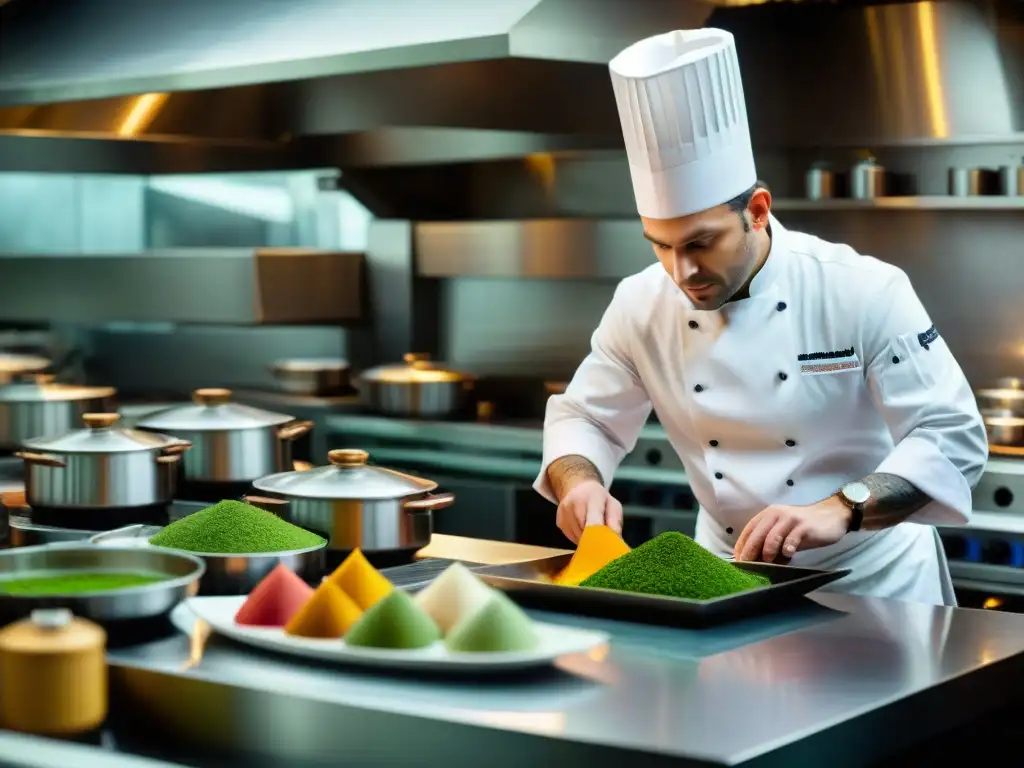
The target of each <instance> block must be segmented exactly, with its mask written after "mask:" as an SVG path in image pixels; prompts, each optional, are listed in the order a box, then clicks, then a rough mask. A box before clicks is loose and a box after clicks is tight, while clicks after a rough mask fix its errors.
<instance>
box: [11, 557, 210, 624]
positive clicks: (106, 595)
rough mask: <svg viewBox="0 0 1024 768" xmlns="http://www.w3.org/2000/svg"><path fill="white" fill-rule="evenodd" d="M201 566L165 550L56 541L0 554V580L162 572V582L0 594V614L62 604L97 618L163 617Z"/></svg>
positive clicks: (192, 586) (192, 585) (191, 587)
mask: <svg viewBox="0 0 1024 768" xmlns="http://www.w3.org/2000/svg"><path fill="white" fill-rule="evenodd" d="M205 570H206V568H205V566H204V565H203V561H202V560H200V559H199V558H198V557H194V556H193V555H189V554H187V553H181V552H174V551H171V550H158V549H156V548H153V549H150V550H144V549H138V548H127V547H116V548H115V547H107V548H101V547H93V546H88V545H85V544H82V545H79V544H75V543H71V544H57V545H50V546H43V547H20V548H18V549H9V550H6V551H4V552H0V579H3V578H4V577H9V578H10V577H22V578H23V577H27V576H31V575H43V574H47V575H53V574H57V573H72V572H81V573H86V572H90V571H92V572H96V571H114V572H116V571H131V572H136V573H153V574H164V575H166V576H167V580H166V581H159V582H156V583H154V584H145V585H142V586H138V587H125V588H124V589H111V590H104V591H102V592H83V593H75V594H70V595H47V596H46V597H35V596H33V597H28V596H22V595H6V594H0V615H2V616H3V617H4V619H5V620H14V619H17V618H21V617H23V616H27V615H29V614H30V613H31V612H32V611H34V610H36V609H37V608H68V609H70V610H71V612H72V613H74V614H75V615H76V616H82V617H84V618H87V619H92V620H94V621H99V622H112V621H124V620H128V619H147V618H154V617H157V616H163V615H165V614H167V613H169V612H170V611H171V609H172V608H174V606H176V605H177V604H178V603H180V602H181V601H182V600H184V599H185V598H186V597H191V596H193V595H195V594H196V593H197V590H198V587H199V579H200V577H201V576H202V575H203V571H205Z"/></svg>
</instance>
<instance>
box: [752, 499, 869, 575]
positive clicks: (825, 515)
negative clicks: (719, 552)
mask: <svg viewBox="0 0 1024 768" xmlns="http://www.w3.org/2000/svg"><path fill="white" fill-rule="evenodd" d="M850 514H851V512H850V508H849V507H847V506H846V505H845V504H844V503H843V502H842V501H840V500H839V499H838V498H836V497H835V496H832V497H831V498H828V499H825V500H824V501H819V502H818V503H817V504H812V505H811V506H809V507H787V506H785V505H783V504H773V505H772V506H770V507H767V508H765V509H763V510H761V511H760V512H758V513H757V515H755V516H754V518H753V519H752V520H751V521H750V522H749V523H747V526H746V527H745V528H744V529H743V532H742V533H741V534H740V537H739V539H737V540H736V547H735V548H734V549H733V555H734V556H735V558H736V559H737V560H761V561H763V562H766V563H772V562H775V559H776V558H777V557H779V555H781V556H782V557H781V558H780V559H789V558H790V557H792V556H793V555H794V554H796V553H797V552H799V551H800V550H802V549H815V548H816V547H827V546H828V545H829V544H835V543H836V542H837V541H839V540H840V539H841V538H843V536H845V535H846V532H847V531H848V530H849V529H850Z"/></svg>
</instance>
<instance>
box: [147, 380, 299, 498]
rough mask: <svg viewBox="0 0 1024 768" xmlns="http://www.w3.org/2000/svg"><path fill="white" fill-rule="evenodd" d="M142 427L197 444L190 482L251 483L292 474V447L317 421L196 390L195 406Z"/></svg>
mask: <svg viewBox="0 0 1024 768" xmlns="http://www.w3.org/2000/svg"><path fill="white" fill-rule="evenodd" d="M138 426H139V429H143V430H147V431H152V432H159V433H161V434H165V435H174V436H175V437H178V438H180V439H182V440H187V441H188V442H189V443H191V444H192V450H191V451H189V452H188V454H187V455H186V456H185V458H184V461H183V462H182V468H183V471H184V476H185V479H186V480H188V481H191V482H197V483H238V482H243V483H251V482H252V481H253V480H256V479H257V478H260V477H264V476H266V475H269V474H271V473H274V472H281V471H284V470H286V469H291V467H292V443H293V442H294V441H295V440H298V439H299V438H300V437H302V436H303V435H305V434H307V433H308V432H309V431H310V430H311V429H312V428H313V422H311V421H298V420H296V419H295V417H294V416H286V415H285V414H283V413H274V412H272V411H264V410H263V409H261V408H252V407H250V406H247V405H240V404H238V403H233V402H231V390H229V389H197V390H196V391H195V392H193V393H192V403H191V404H189V405H180V406H173V407H171V408H166V409H164V410H162V411H157V412H156V413H152V414H150V415H149V416H146V417H145V418H143V419H140V420H139V424H138Z"/></svg>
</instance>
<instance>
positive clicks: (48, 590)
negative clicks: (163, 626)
mask: <svg viewBox="0 0 1024 768" xmlns="http://www.w3.org/2000/svg"><path fill="white" fill-rule="evenodd" d="M168 578H170V577H168V576H164V575H161V574H158V573H57V574H52V575H49V576H26V577H24V578H17V579H4V580H3V581H0V594H3V595H20V596H22V597H45V596H46V595H79V594H82V593H85V592H110V591H112V590H115V589H127V588H128V587H141V586H145V585H146V584H155V583H157V582H158V581H166V580H167V579H168Z"/></svg>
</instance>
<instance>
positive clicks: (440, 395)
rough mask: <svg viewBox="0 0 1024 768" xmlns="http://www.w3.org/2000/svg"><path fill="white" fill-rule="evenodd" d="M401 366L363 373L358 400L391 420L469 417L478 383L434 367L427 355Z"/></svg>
mask: <svg viewBox="0 0 1024 768" xmlns="http://www.w3.org/2000/svg"><path fill="white" fill-rule="evenodd" d="M403 361H404V362H403V364H401V365H388V366H381V367H379V368H372V369H370V370H368V371H364V372H363V374H362V376H360V381H359V399H360V401H361V402H362V404H363V405H364V406H366V407H367V408H370V409H371V410H374V411H378V412H380V413H384V414H387V415H388V416H402V417H414V418H444V417H446V416H453V415H456V414H468V413H470V412H471V410H472V408H471V405H472V396H473V388H474V385H475V383H476V379H475V378H474V377H473V376H472V375H470V374H468V373H461V372H459V371H451V370H448V369H446V368H444V367H443V366H441V365H438V364H437V363H433V362H431V360H430V357H429V356H428V355H424V354H413V353H409V354H407V355H405V357H404V358H403Z"/></svg>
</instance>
